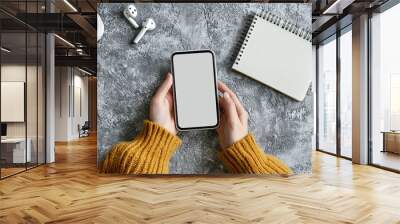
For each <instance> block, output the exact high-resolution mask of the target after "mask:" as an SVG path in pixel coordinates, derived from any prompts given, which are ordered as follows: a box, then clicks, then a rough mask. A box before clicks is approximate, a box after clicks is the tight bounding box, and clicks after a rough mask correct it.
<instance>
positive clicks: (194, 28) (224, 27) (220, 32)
mask: <svg viewBox="0 0 400 224" xmlns="http://www.w3.org/2000/svg"><path fill="white" fill-rule="evenodd" d="M126 5H127V4H120V3H118V4H117V3H114V4H107V3H104V4H100V6H99V10H98V11H99V14H100V16H101V18H102V19H103V22H104V24H105V33H104V35H103V37H102V39H101V40H100V41H99V43H98V55H97V63H98V65H97V66H98V84H97V85H98V161H99V162H100V161H102V160H103V158H104V156H105V153H106V152H107V151H108V150H109V149H110V147H111V145H112V144H114V143H116V142H118V141H120V140H129V139H132V138H133V137H134V136H135V135H136V134H137V133H138V132H139V131H140V130H141V129H142V127H143V120H144V119H146V118H148V111H149V110H148V107H149V102H150V99H151V96H152V94H153V93H154V90H155V88H156V87H157V86H158V85H159V84H160V82H161V81H162V79H163V77H164V74H165V73H166V72H167V71H169V70H170V55H171V53H172V52H174V51H177V50H189V49H212V50H213V51H214V52H215V53H216V58H217V67H218V79H219V80H222V81H223V82H225V83H226V84H227V85H228V86H229V87H230V88H232V89H233V90H234V91H235V92H236V93H237V95H238V96H239V98H240V100H241V101H242V102H243V104H244V106H245V108H246V109H247V111H248V112H249V114H250V121H249V125H250V127H249V129H250V131H251V132H252V133H254V135H255V137H256V139H257V142H258V144H259V145H260V146H262V147H263V148H264V149H265V151H266V152H268V153H272V154H274V155H277V156H278V157H279V158H281V159H282V160H284V161H285V162H286V163H288V165H289V166H290V167H291V168H292V169H293V170H294V171H295V172H296V173H303V172H310V170H311V161H310V155H311V148H312V132H313V97H312V92H311V87H310V89H309V91H308V93H307V96H306V98H305V100H304V101H303V102H296V101H294V100H292V99H290V98H288V97H286V96H284V95H282V94H281V93H278V92H276V91H274V90H273V89H271V88H269V87H267V86H265V85H262V84H260V83H258V82H256V81H254V80H252V79H250V78H247V77H245V76H243V75H240V74H238V73H236V72H234V71H232V69H231V66H232V60H231V55H232V54H233V53H234V52H235V51H234V48H235V46H236V44H237V42H238V41H239V39H240V38H239V36H240V32H242V31H243V29H244V27H245V25H244V24H245V22H246V20H247V19H248V17H249V15H251V14H252V13H254V12H260V11H262V10H265V11H270V12H273V13H274V14H276V15H278V16H280V17H283V18H285V19H288V20H290V21H291V22H293V23H295V24H297V25H298V26H300V27H302V28H305V29H307V30H311V4H293V3H291V4H288V3H285V4H278V3H274V4H263V3H246V4H232V3H221V4H211V3H207V4H187V3H181V4H168V3H164V4H155V3H141V4H135V5H136V7H137V9H138V17H137V21H139V22H140V23H141V21H143V20H144V19H145V18H147V17H153V18H154V19H155V21H156V22H157V25H158V26H157V29H156V30H154V31H152V32H148V33H146V35H145V36H144V38H143V39H142V40H141V42H140V43H139V44H138V45H133V44H132V41H133V39H134V37H135V35H136V34H137V33H138V32H139V30H134V29H133V27H132V26H131V25H130V24H129V23H128V22H127V21H126V20H125V18H124V17H123V15H122V11H123V9H124V7H125V6H126ZM266 41H268V40H266ZM277 44H283V45H284V43H277ZM271 53H272V54H273V52H271ZM294 53H295V52H294ZM288 66H290V62H288ZM179 137H180V138H181V139H182V141H183V145H182V146H181V148H180V149H179V150H178V151H177V152H176V153H175V155H174V156H173V158H172V159H171V161H170V173H172V174H208V173H223V172H224V170H223V166H222V164H221V162H220V161H219V160H218V159H217V151H218V150H217V145H218V142H217V137H216V133H215V131H213V130H209V131H191V132H183V133H179Z"/></svg>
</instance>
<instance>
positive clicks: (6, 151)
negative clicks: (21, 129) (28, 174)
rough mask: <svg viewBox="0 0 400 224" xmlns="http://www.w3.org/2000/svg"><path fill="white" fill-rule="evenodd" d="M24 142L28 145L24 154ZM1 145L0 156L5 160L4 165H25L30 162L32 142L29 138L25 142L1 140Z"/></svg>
mask: <svg viewBox="0 0 400 224" xmlns="http://www.w3.org/2000/svg"><path fill="white" fill-rule="evenodd" d="M25 142H27V143H28V144H27V147H26V152H25ZM1 145H2V146H1V147H2V148H1V155H2V158H3V159H5V163H25V162H30V161H31V157H32V154H31V145H32V140H31V139H30V138H27V139H26V141H25V138H6V139H1ZM11 155H12V156H11ZM11 158H12V159H11Z"/></svg>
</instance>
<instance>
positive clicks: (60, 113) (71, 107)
mask: <svg viewBox="0 0 400 224" xmlns="http://www.w3.org/2000/svg"><path fill="white" fill-rule="evenodd" d="M55 73H56V83H55V85H56V91H55V129H56V131H55V140H56V141H69V140H73V139H77V138H79V132H78V125H83V124H84V122H85V121H87V120H88V78H87V77H86V76H84V74H83V73H82V72H80V71H79V70H77V69H76V68H72V67H56V72H55ZM79 95H80V97H79ZM79 101H80V102H79ZM79 106H81V108H79ZM80 109H81V112H80Z"/></svg>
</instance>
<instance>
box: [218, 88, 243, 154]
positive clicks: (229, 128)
mask: <svg viewBox="0 0 400 224" xmlns="http://www.w3.org/2000/svg"><path fill="white" fill-rule="evenodd" d="M218 90H219V91H220V92H221V93H223V96H222V97H220V98H219V105H220V109H221V110H220V112H221V113H220V114H221V115H220V118H221V119H220V125H219V127H218V129H217V133H218V138H219V142H220V146H221V147H222V149H225V148H227V147H229V146H231V145H233V144H234V143H235V142H237V141H239V140H241V139H242V138H244V137H245V136H246V135H247V134H248V132H249V131H248V127H247V124H248V117H249V115H248V113H247V112H246V110H245V109H244V108H243V106H242V104H241V103H240V101H239V99H238V97H237V96H236V94H235V93H234V92H232V90H230V89H229V88H228V87H227V86H226V85H225V84H224V83H222V82H221V81H218Z"/></svg>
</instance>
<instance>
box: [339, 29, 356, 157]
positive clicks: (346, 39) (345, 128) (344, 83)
mask: <svg viewBox="0 0 400 224" xmlns="http://www.w3.org/2000/svg"><path fill="white" fill-rule="evenodd" d="M344 32H345V31H344ZM351 48H352V34H351V26H350V27H349V31H347V32H345V33H343V34H342V35H341V36H340V155H341V156H344V157H348V158H351V156H352V148H351V142H352V125H351V124H352V96H353V94H352V77H353V76H352V74H353V72H352V49H351Z"/></svg>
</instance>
